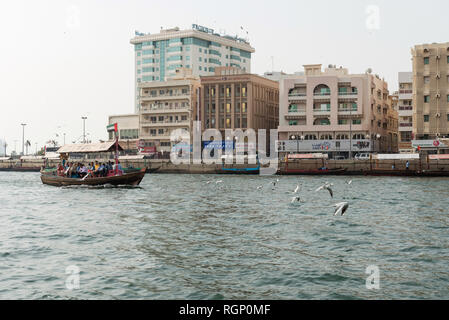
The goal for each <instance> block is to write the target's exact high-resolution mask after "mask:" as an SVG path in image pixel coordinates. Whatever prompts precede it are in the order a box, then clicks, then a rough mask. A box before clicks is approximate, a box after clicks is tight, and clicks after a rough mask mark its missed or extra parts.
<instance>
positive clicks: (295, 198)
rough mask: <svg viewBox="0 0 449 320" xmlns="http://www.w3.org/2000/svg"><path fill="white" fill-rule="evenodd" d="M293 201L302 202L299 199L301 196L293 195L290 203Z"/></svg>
mask: <svg viewBox="0 0 449 320" xmlns="http://www.w3.org/2000/svg"><path fill="white" fill-rule="evenodd" d="M295 202H304V201H301V198H300V197H299V196H296V197H293V198H292V201H291V203H295Z"/></svg>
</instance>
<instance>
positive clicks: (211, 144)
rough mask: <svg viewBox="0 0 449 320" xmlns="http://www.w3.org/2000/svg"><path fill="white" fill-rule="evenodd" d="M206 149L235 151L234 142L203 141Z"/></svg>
mask: <svg viewBox="0 0 449 320" xmlns="http://www.w3.org/2000/svg"><path fill="white" fill-rule="evenodd" d="M203 147H204V149H223V150H225V149H226V150H228V149H231V150H234V147H235V145H234V141H223V140H222V141H203Z"/></svg>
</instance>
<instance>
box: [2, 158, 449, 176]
mask: <svg viewBox="0 0 449 320" xmlns="http://www.w3.org/2000/svg"><path fill="white" fill-rule="evenodd" d="M74 161H78V160H74ZM89 161H92V160H89ZM99 161H101V160H100V159H99ZM103 161H107V160H103ZM121 163H122V166H123V167H134V168H147V170H148V172H153V173H171V174H183V173H184V174H215V173H220V172H221V171H222V170H221V168H222V165H221V164H215V165H208V164H180V165H175V164H173V163H171V162H170V161H169V160H128V161H121ZM406 163H407V161H406V160H366V161H356V160H328V161H325V162H323V161H322V160H300V161H298V162H289V163H286V162H282V161H281V162H279V165H278V166H279V169H280V170H286V169H301V170H316V169H318V168H322V167H326V168H328V169H340V168H341V169H346V172H345V173H346V174H363V173H366V172H369V171H376V170H383V171H385V172H388V171H392V172H394V171H396V172H398V171H402V170H405V169H406ZM57 164H58V161H50V162H49V163H48V165H49V166H56V165H57ZM42 166H43V162H36V161H33V162H26V161H24V162H20V161H19V162H18V161H17V160H16V161H3V162H0V171H6V170H9V171H30V170H31V171H39V169H40V167H42ZM246 167H252V168H254V167H256V165H249V166H248V165H226V168H238V169H243V168H246ZM409 170H410V171H417V172H421V171H426V172H440V173H441V172H448V174H449V160H432V161H428V160H427V159H422V160H409Z"/></svg>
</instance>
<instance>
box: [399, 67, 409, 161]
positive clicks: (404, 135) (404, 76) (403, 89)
mask: <svg viewBox="0 0 449 320" xmlns="http://www.w3.org/2000/svg"><path fill="white" fill-rule="evenodd" d="M398 79H399V92H398V109H397V111H398V113H399V152H402V153H409V152H413V148H412V139H413V73H412V72H399V74H398Z"/></svg>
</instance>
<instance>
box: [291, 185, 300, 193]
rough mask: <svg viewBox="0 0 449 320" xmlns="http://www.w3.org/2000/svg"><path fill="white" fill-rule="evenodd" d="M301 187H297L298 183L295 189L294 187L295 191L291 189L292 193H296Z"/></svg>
mask: <svg viewBox="0 0 449 320" xmlns="http://www.w3.org/2000/svg"><path fill="white" fill-rule="evenodd" d="M300 189H301V188H300V187H299V185H297V186H296V189H295V191H293V193H298V191H299V190H300Z"/></svg>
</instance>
